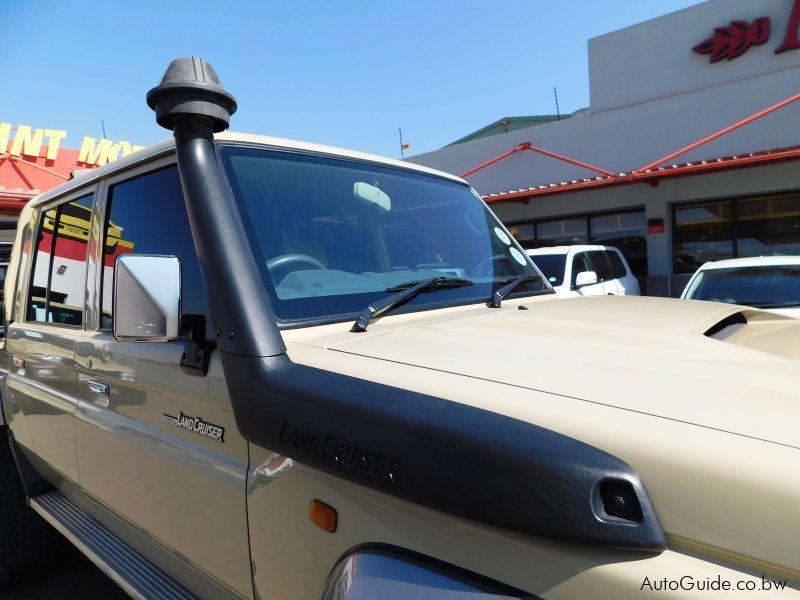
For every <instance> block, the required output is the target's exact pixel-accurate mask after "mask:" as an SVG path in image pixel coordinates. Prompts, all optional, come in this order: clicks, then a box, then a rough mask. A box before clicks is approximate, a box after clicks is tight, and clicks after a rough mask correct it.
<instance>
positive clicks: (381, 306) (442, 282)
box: [350, 277, 472, 332]
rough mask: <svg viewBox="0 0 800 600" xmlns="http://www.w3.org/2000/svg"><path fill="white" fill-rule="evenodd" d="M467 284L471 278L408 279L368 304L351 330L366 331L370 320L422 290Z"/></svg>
mask: <svg viewBox="0 0 800 600" xmlns="http://www.w3.org/2000/svg"><path fill="white" fill-rule="evenodd" d="M465 285H472V281H470V280H469V279H459V278H456V277H431V278H430V279H423V280H421V281H408V282H406V283H401V284H399V285H393V286H391V287H388V288H386V291H387V292H396V293H394V294H392V295H390V296H386V297H385V298H381V299H380V300H378V301H377V302H373V303H372V304H370V305H369V306H367V307H366V308H365V309H364V310H363V311H361V314H360V315H359V317H358V320H357V321H356V322H355V323H353V326H352V327H351V328H350V331H352V332H361V331H366V330H367V326H368V325H369V324H370V321H373V320H375V319H377V318H379V317H380V316H381V315H383V314H384V313H385V312H387V311H390V310H392V309H393V308H396V307H398V306H400V305H401V304H405V303H406V302H408V301H409V300H411V299H412V298H414V297H415V296H418V295H420V294H421V293H422V292H432V291H436V290H446V289H450V288H455V287H464V286H465Z"/></svg>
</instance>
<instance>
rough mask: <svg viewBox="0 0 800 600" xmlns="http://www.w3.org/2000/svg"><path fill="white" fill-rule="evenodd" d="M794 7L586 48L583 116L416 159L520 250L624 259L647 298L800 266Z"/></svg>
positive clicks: (735, 2) (700, 15) (767, 7)
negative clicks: (759, 267) (731, 262)
mask: <svg viewBox="0 0 800 600" xmlns="http://www.w3.org/2000/svg"><path fill="white" fill-rule="evenodd" d="M798 29H800V0H710V1H708V2H703V3H701V4H698V5H696V6H693V7H690V8H687V9H684V10H681V11H678V12H675V13H672V14H669V15H666V16H663V17H660V18H657V19H654V20H651V21H647V22H645V23H641V24H639V25H635V26H633V27H629V28H626V29H623V30H620V31H616V32H613V33H610V34H608V35H604V36H601V37H598V38H594V39H592V40H590V41H589V77H590V102H591V106H590V107H589V108H586V109H582V110H580V111H577V112H576V113H574V114H573V115H572V117H571V118H569V119H566V120H561V121H555V122H550V123H545V124H539V125H537V126H536V127H533V128H526V129H520V130H516V131H509V132H508V133H499V134H497V135H493V136H489V137H482V138H480V139H474V140H470V141H467V142H464V143H459V144H455V145H450V146H448V147H445V148H443V149H441V150H438V151H436V152H431V153H427V154H422V155H418V156H415V157H412V158H410V159H409V160H410V161H412V162H416V163H420V164H424V165H427V166H431V167H435V168H438V169H443V170H445V171H450V172H453V173H456V174H465V173H466V175H465V177H466V178H467V179H468V180H469V181H470V183H472V185H473V186H474V187H475V188H476V189H477V190H478V191H479V192H480V193H481V195H482V196H483V197H484V198H485V199H486V201H487V202H488V203H489V204H490V206H491V207H492V209H493V210H494V211H495V212H496V213H497V215H498V216H499V217H500V218H501V219H502V220H503V221H504V222H505V223H506V224H507V225H508V226H509V228H510V230H511V231H512V233H514V234H515V235H516V236H517V238H518V239H519V240H520V242H521V243H522V244H523V245H525V246H527V247H541V246H548V245H560V244H576V243H581V244H583V243H602V244H608V245H614V246H617V247H619V248H620V249H621V250H622V251H623V252H624V253H625V255H626V257H627V258H628V260H629V262H630V263H631V266H632V267H633V269H634V271H635V272H636V274H637V275H638V276H639V278H640V281H641V283H642V284H643V289H646V290H647V293H649V294H651V295H664V296H666V295H673V296H677V295H679V294H680V292H681V290H682V288H683V285H684V284H685V282H686V280H687V279H688V277H689V275H690V274H691V273H692V272H693V271H694V270H696V269H697V268H698V267H699V265H701V264H703V263H704V262H707V261H709V260H718V259H723V258H733V257H741V256H759V255H769V254H800V38H799V36H800V31H798Z"/></svg>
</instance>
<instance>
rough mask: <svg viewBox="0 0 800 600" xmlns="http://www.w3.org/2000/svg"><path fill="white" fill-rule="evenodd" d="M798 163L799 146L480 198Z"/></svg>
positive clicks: (522, 197) (524, 197)
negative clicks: (773, 164)
mask: <svg viewBox="0 0 800 600" xmlns="http://www.w3.org/2000/svg"><path fill="white" fill-rule="evenodd" d="M798 159H800V146H792V147H790V148H782V149H776V150H764V151H761V152H750V153H747V154H736V155H733V156H726V157H720V158H715V159H710V160H700V161H693V162H687V163H683V164H675V165H671V166H669V167H658V168H657V169H650V170H648V171H645V172H637V171H632V172H630V173H620V174H618V175H614V176H611V177H595V178H591V179H589V178H587V179H580V180H576V179H573V180H570V181H562V182H559V183H551V184H548V185H540V186H537V187H531V188H528V189H519V190H510V191H508V192H502V193H494V194H485V195H483V196H482V198H483V199H484V200H485V201H486V202H487V203H488V204H492V203H498V202H510V201H516V202H527V201H528V200H530V199H531V198H533V197H535V196H545V195H550V194H558V193H564V192H576V191H582V190H586V189H593V188H598V187H611V186H617V185H628V184H632V183H648V184H650V185H651V186H653V187H655V186H656V185H658V181H659V180H661V179H667V178H671V177H682V176H683V177H686V176H690V175H700V174H703V173H706V172H710V171H711V172H719V171H728V170H734V169H743V168H748V167H757V166H760V165H763V164H767V163H778V162H788V161H793V160H798Z"/></svg>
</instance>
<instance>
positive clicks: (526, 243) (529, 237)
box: [508, 223, 536, 248]
mask: <svg viewBox="0 0 800 600" xmlns="http://www.w3.org/2000/svg"><path fill="white" fill-rule="evenodd" d="M508 231H509V232H510V233H511V235H513V236H514V237H515V238H516V240H517V241H518V242H519V244H520V246H522V247H523V248H536V234H535V226H534V224H533V223H518V224H517V225H510V226H509V227H508Z"/></svg>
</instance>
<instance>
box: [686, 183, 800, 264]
mask: <svg viewBox="0 0 800 600" xmlns="http://www.w3.org/2000/svg"><path fill="white" fill-rule="evenodd" d="M674 215H675V236H674V243H675V273H676V274H681V273H693V272H694V271H696V270H697V269H698V267H700V265H702V264H703V263H706V262H709V261H712V260H722V259H725V258H739V257H746V256H769V255H785V254H792V255H796V254H800V195H796V194H795V195H791V196H775V197H770V198H748V199H743V200H725V201H720V202H705V203H693V204H684V205H681V206H676V207H675V209H674Z"/></svg>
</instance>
